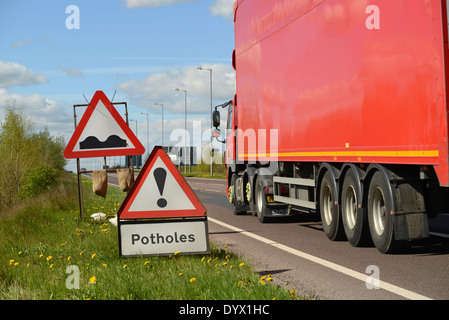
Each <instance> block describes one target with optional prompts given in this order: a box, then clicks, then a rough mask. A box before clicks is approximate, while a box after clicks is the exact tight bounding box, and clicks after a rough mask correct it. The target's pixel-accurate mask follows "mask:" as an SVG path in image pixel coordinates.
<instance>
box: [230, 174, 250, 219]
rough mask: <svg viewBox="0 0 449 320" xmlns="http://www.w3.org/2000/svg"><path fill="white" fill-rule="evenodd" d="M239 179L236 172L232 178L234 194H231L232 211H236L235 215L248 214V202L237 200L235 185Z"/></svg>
mask: <svg viewBox="0 0 449 320" xmlns="http://www.w3.org/2000/svg"><path fill="white" fill-rule="evenodd" d="M237 179H238V175H237V174H235V173H234V174H233V175H232V178H231V186H232V188H231V190H232V194H231V195H230V196H231V204H232V213H234V214H235V215H242V214H246V204H245V203H241V202H238V201H237V198H236V194H235V190H237V189H236V187H235V181H236V180H237Z"/></svg>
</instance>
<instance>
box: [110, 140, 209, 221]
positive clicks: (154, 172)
mask: <svg viewBox="0 0 449 320" xmlns="http://www.w3.org/2000/svg"><path fill="white" fill-rule="evenodd" d="M205 214H206V209H205V208H204V207H203V205H202V204H201V202H200V201H199V200H198V198H197V197H196V195H195V193H194V192H193V190H192V189H191V188H190V186H189V184H188V183H187V181H185V179H184V177H183V176H182V175H181V174H180V173H179V171H178V169H176V167H175V165H174V164H173V163H172V162H171V160H170V158H169V157H168V156H167V154H166V153H165V151H164V150H163V149H162V147H155V148H154V150H153V152H152V153H151V154H150V156H149V158H148V160H147V162H146V163H145V165H144V167H143V168H142V171H141V172H140V174H139V176H138V177H137V180H136V182H135V183H134V185H133V186H132V188H131V190H130V191H129V193H128V196H127V197H126V199H125V201H124V202H123V204H122V206H121V207H120V210H119V212H118V215H119V217H120V219H146V218H174V217H201V216H204V215H205Z"/></svg>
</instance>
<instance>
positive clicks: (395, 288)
mask: <svg viewBox="0 0 449 320" xmlns="http://www.w3.org/2000/svg"><path fill="white" fill-rule="evenodd" d="M208 219H209V221H211V222H213V223H216V224H218V225H221V226H223V227H225V228H228V229H231V230H233V231H236V232H239V233H241V234H244V235H246V236H248V237H251V238H253V239H256V240H258V241H261V242H263V243H265V244H268V245H271V246H273V247H275V248H278V249H281V250H284V251H286V252H288V253H291V254H293V255H295V256H298V257H300V258H303V259H306V260H309V261H311V262H314V263H317V264H319V265H322V266H324V267H327V268H330V269H332V270H334V271H337V272H340V273H343V274H345V275H347V276H350V277H352V278H355V279H357V280H360V281H363V282H366V279H367V277H368V276H367V275H366V274H363V273H360V272H357V271H354V270H352V269H349V268H346V267H343V266H340V265H338V264H336V263H333V262H330V261H327V260H324V259H321V258H318V257H315V256H312V255H310V254H308V253H305V252H302V251H299V250H296V249H293V248H290V247H288V246H286V245H283V244H281V243H277V242H276V241H273V240H270V239H267V238H264V237H261V236H258V235H257V234H254V233H252V232H248V231H245V230H243V229H240V228H237V227H234V226H231V225H230V224H227V223H224V222H221V221H219V220H216V219H213V218H211V217H208ZM379 287H380V288H381V289H384V290H387V291H389V292H392V293H394V294H397V295H400V296H402V297H404V298H407V299H410V300H433V299H431V298H429V297H426V296H423V295H420V294H418V293H415V292H413V291H409V290H406V289H404V288H401V287H398V286H395V285H393V284H390V283H388V282H384V281H380V283H379Z"/></svg>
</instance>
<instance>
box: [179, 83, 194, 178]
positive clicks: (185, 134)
mask: <svg viewBox="0 0 449 320" xmlns="http://www.w3.org/2000/svg"><path fill="white" fill-rule="evenodd" d="M175 91H183V92H184V174H187V90H180V89H179V88H176V89H175ZM189 155H190V152H189ZM189 168H190V161H189Z"/></svg>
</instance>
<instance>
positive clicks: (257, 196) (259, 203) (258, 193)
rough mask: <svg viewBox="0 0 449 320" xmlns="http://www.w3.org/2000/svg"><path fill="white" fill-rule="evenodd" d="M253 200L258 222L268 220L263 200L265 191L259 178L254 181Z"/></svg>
mask: <svg viewBox="0 0 449 320" xmlns="http://www.w3.org/2000/svg"><path fill="white" fill-rule="evenodd" d="M254 200H255V205H254V206H255V210H256V215H257V218H258V219H259V221H260V222H262V223H265V222H267V221H268V217H267V216H266V211H267V210H268V208H267V205H266V200H265V192H264V190H263V187H262V183H261V182H260V179H257V181H256V190H255V193H254Z"/></svg>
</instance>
